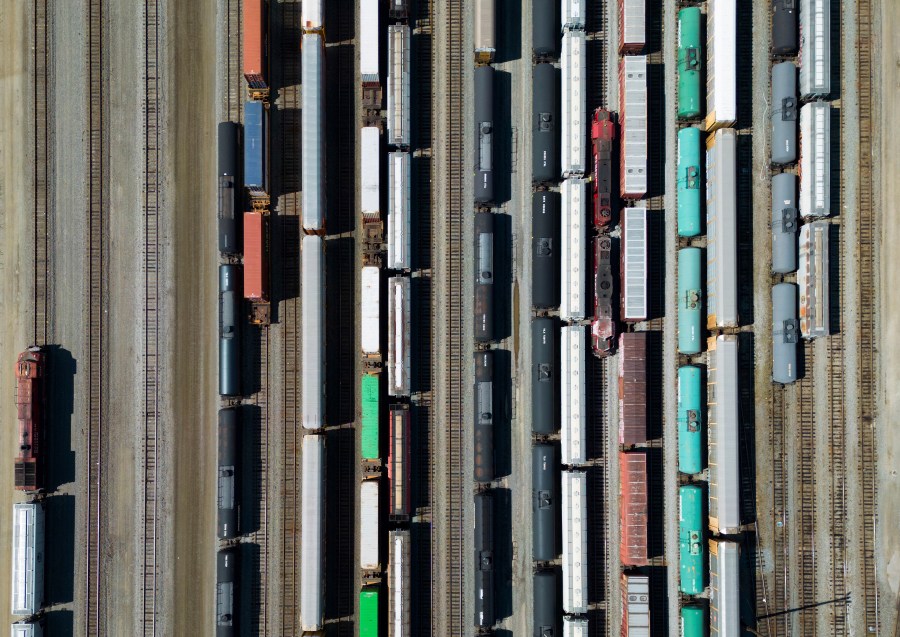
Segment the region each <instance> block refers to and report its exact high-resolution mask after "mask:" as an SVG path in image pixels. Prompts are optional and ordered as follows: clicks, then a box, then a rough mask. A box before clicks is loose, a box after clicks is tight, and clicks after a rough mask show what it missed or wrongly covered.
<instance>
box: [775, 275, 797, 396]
mask: <svg viewBox="0 0 900 637" xmlns="http://www.w3.org/2000/svg"><path fill="white" fill-rule="evenodd" d="M799 342H800V321H799V320H798V319H797V286H796V285H795V284H793V283H779V284H778V285H775V286H774V287H772V380H773V381H775V382H776V383H781V384H783V385H787V384H790V383H793V382H794V381H795V380H797V372H798V369H797V345H798V343H799Z"/></svg>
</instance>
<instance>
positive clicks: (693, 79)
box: [678, 7, 706, 119]
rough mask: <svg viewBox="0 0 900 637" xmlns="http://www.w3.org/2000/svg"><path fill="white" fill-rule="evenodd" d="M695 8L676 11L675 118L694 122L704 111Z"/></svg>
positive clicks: (701, 62) (698, 34) (701, 61)
mask: <svg viewBox="0 0 900 637" xmlns="http://www.w3.org/2000/svg"><path fill="white" fill-rule="evenodd" d="M702 20H703V14H702V13H700V9H699V8H698V7H688V8H686V9H682V10H681V11H679V12H678V119H697V118H698V117H700V115H701V114H702V111H703V91H704V90H705V89H706V86H705V82H704V81H703V49H702V41H701V30H702V29H701V21H702Z"/></svg>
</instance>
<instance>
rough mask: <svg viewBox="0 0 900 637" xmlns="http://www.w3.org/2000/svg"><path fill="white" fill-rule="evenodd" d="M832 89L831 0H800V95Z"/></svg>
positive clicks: (816, 94)
mask: <svg viewBox="0 0 900 637" xmlns="http://www.w3.org/2000/svg"><path fill="white" fill-rule="evenodd" d="M829 93H831V0H800V96H801V97H802V98H803V99H812V98H814V97H825V96H827V95H828V94H829Z"/></svg>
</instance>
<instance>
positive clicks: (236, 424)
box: [217, 407, 241, 540]
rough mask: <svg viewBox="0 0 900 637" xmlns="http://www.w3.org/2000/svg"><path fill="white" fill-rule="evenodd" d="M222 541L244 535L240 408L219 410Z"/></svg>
mask: <svg viewBox="0 0 900 637" xmlns="http://www.w3.org/2000/svg"><path fill="white" fill-rule="evenodd" d="M217 492H218V498H217V499H218V524H217V531H218V536H219V539H221V540H229V539H231V538H234V537H237V536H238V535H240V532H241V525H240V522H241V414H240V412H239V411H238V409H237V408H236V407H228V408H226V409H220V410H219V477H218V484H217Z"/></svg>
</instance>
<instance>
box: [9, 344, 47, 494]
mask: <svg viewBox="0 0 900 637" xmlns="http://www.w3.org/2000/svg"><path fill="white" fill-rule="evenodd" d="M46 368H47V353H46V352H44V351H43V350H41V348H40V347H29V348H28V349H27V350H25V351H24V352H22V353H21V354H19V360H18V361H17V362H16V407H17V409H18V418H19V451H18V454H17V455H16V462H15V487H16V489H19V490H21V491H29V492H34V491H40V490H41V489H42V488H43V486H44V476H43V462H44V457H43V456H44V449H43V435H44V397H45V395H44V391H45V388H44V379H45V377H46Z"/></svg>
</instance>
